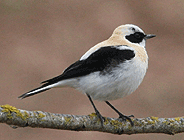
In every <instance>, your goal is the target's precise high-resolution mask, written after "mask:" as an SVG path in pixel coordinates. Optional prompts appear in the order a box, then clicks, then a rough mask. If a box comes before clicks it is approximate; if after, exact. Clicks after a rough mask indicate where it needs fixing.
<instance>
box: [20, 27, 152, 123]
mask: <svg viewBox="0 0 184 140" xmlns="http://www.w3.org/2000/svg"><path fill="white" fill-rule="evenodd" d="M153 37H155V35H152V34H145V33H144V32H143V30H142V29H140V28H139V27H138V26H136V25H132V24H125V25H121V26H119V27H117V28H116V29H115V30H114V32H113V34H112V35H111V37H110V38H109V39H107V40H105V41H103V42H101V43H98V44H97V45H95V46H94V47H92V48H91V49H90V50H88V51H87V52H86V53H85V54H84V55H83V56H82V57H81V58H80V59H79V60H78V61H76V62H75V63H73V64H72V65H70V66H69V67H68V68H66V69H65V70H64V72H63V73H62V74H61V75H59V76H57V77H54V78H52V79H49V80H46V81H43V82H42V84H43V85H42V86H40V87H38V88H36V89H33V90H31V91H29V92H27V93H25V94H23V95H21V96H19V98H21V99H23V98H26V97H29V96H32V95H34V94H37V93H40V92H43V91H46V90H49V89H51V88H56V87H66V86H68V87H72V88H76V89H78V90H80V91H82V92H83V93H84V94H86V95H87V97H88V98H89V100H90V102H91V104H92V105H93V108H94V110H95V112H96V114H97V116H98V117H99V118H100V121H101V123H102V124H103V121H104V118H103V117H102V115H101V114H100V112H99V111H98V110H97V108H96V107H95V105H94V103H93V101H92V99H94V100H99V101H105V102H106V103H107V105H109V106H110V107H111V108H112V109H113V110H114V111H115V112H116V113H118V115H119V117H120V118H122V119H124V120H126V119H128V120H129V121H130V123H131V125H133V122H132V120H131V118H130V117H133V115H130V116H125V115H123V114H122V113H120V112H119V111H118V110H117V109H116V108H115V107H114V106H112V105H111V104H110V103H109V101H110V100H116V99H119V98H122V97H124V96H126V95H129V94H131V93H132V92H134V91H135V90H136V89H137V88H138V86H139V85H140V84H141V82H142V80H143V78H144V76H145V74H146V71H147V68H148V55H147V52H146V49H145V43H146V40H147V39H149V38H153Z"/></svg>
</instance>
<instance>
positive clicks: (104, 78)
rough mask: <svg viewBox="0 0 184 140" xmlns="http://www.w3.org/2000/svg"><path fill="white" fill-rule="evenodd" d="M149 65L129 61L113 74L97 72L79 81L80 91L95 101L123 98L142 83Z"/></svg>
mask: <svg viewBox="0 0 184 140" xmlns="http://www.w3.org/2000/svg"><path fill="white" fill-rule="evenodd" d="M146 69H147V64H146V63H145V64H144V63H142V62H141V65H140V64H137V63H135V62H133V61H127V62H126V63H124V64H121V65H119V66H118V67H116V68H114V69H113V70H112V72H110V73H106V74H100V72H95V73H92V74H89V75H87V76H84V77H82V78H80V79H79V85H80V86H79V88H78V89H79V90H81V91H82V92H83V93H86V94H88V95H90V96H91V97H92V98H93V99H95V100H101V101H107V100H115V99H118V98H122V97H124V96H126V95H129V94H131V93H132V92H134V91H135V90H136V89H137V88H138V86H139V85H140V83H141V82H142V80H143V78H144V76H145V73H146Z"/></svg>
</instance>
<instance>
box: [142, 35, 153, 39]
mask: <svg viewBox="0 0 184 140" xmlns="http://www.w3.org/2000/svg"><path fill="white" fill-rule="evenodd" d="M155 36H156V35H152V34H148V35H146V36H145V37H144V38H145V39H150V38H153V37H155Z"/></svg>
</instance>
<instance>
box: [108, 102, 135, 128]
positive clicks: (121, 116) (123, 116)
mask: <svg viewBox="0 0 184 140" xmlns="http://www.w3.org/2000/svg"><path fill="white" fill-rule="evenodd" d="M105 102H106V104H108V105H109V106H110V107H111V108H112V109H113V110H114V111H115V112H116V113H118V115H119V118H122V119H124V120H126V119H127V120H129V121H130V123H131V125H132V126H133V125H134V123H133V122H132V120H131V118H130V117H134V115H130V116H125V115H123V114H122V113H121V112H119V111H118V110H117V109H116V108H115V107H114V106H113V105H111V104H110V103H109V102H108V101H105Z"/></svg>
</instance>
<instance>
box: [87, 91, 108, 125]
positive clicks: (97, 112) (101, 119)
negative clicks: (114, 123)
mask: <svg viewBox="0 0 184 140" xmlns="http://www.w3.org/2000/svg"><path fill="white" fill-rule="evenodd" d="M86 95H87V96H88V98H89V100H90V102H91V104H92V106H93V108H94V110H95V113H96V115H97V116H98V117H99V118H100V121H101V124H102V126H103V122H104V120H105V119H104V117H103V116H102V115H101V114H100V112H99V111H98V110H97V108H96V107H95V104H94V103H93V100H92V99H91V97H90V96H89V95H88V94H86Z"/></svg>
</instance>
